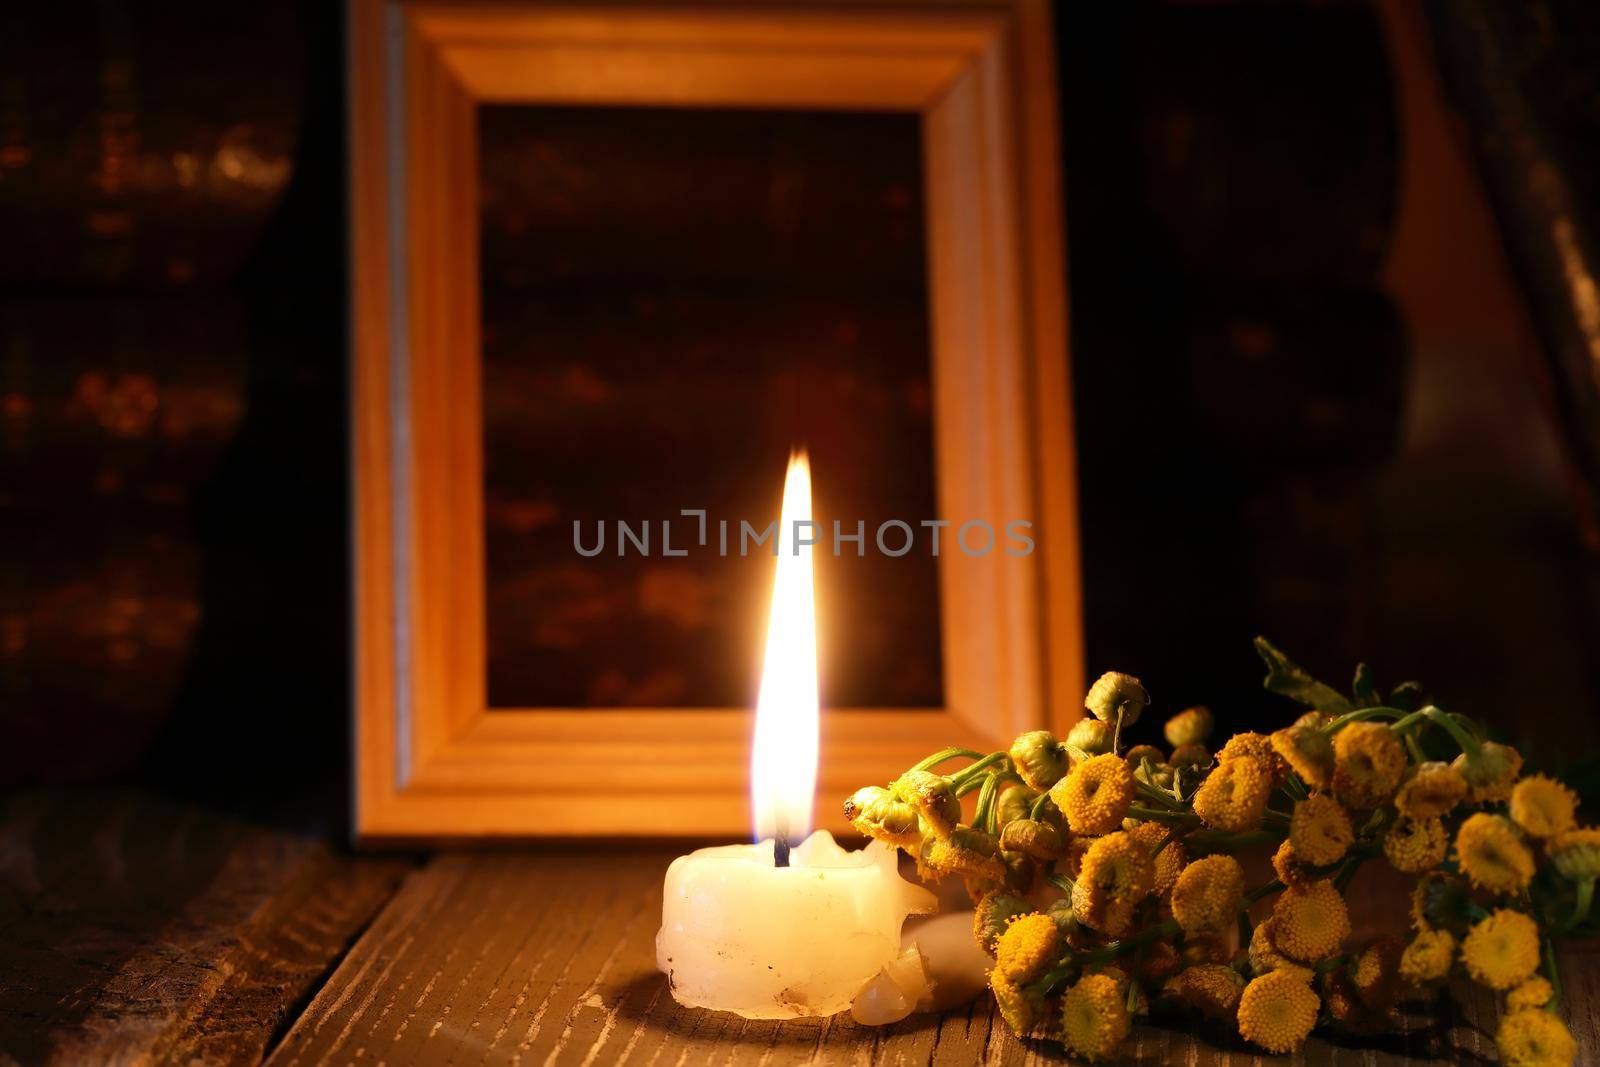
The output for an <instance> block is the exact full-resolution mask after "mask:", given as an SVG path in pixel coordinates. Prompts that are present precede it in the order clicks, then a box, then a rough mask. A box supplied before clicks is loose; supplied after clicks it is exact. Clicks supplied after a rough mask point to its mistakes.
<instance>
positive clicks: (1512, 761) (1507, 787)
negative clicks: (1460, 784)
mask: <svg viewBox="0 0 1600 1067" xmlns="http://www.w3.org/2000/svg"><path fill="white" fill-rule="evenodd" d="M1450 766H1452V767H1454V768H1455V769H1456V770H1457V771H1459V772H1460V773H1461V777H1462V778H1464V779H1466V782H1467V798H1468V799H1469V800H1471V801H1472V802H1473V803H1474V804H1487V803H1489V802H1490V801H1495V800H1505V799H1506V798H1507V797H1509V796H1510V795H1511V784H1512V783H1513V782H1515V781H1516V780H1517V775H1518V774H1519V773H1521V771H1522V753H1520V752H1518V751H1517V750H1516V749H1514V748H1512V747H1511V746H1509V745H1502V744H1498V743H1496V742H1494V741H1485V742H1483V743H1482V744H1481V745H1479V746H1478V758H1477V759H1472V758H1471V757H1469V756H1468V755H1467V754H1466V753H1465V752H1463V753H1462V754H1461V755H1459V756H1457V757H1456V758H1455V759H1454V760H1453V761H1451V763H1450Z"/></svg>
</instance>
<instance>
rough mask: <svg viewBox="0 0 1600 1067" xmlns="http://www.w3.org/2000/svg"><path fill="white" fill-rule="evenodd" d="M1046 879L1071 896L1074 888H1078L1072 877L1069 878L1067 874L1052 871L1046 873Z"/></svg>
mask: <svg viewBox="0 0 1600 1067" xmlns="http://www.w3.org/2000/svg"><path fill="white" fill-rule="evenodd" d="M1044 880H1045V881H1047V882H1049V883H1050V884H1051V885H1053V886H1055V887H1056V888H1057V889H1059V890H1061V891H1062V892H1063V893H1065V894H1066V895H1067V896H1069V897H1070V896H1072V891H1073V889H1074V888H1076V886H1075V885H1074V883H1073V881H1072V879H1071V878H1068V877H1067V876H1066V875H1064V874H1061V873H1059V872H1056V871H1051V872H1050V873H1049V874H1047V875H1045V876H1044Z"/></svg>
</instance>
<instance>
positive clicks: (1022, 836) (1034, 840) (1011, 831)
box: [1000, 819, 1067, 860]
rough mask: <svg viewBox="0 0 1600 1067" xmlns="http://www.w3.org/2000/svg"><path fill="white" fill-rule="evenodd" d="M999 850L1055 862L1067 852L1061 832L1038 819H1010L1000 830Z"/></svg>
mask: <svg viewBox="0 0 1600 1067" xmlns="http://www.w3.org/2000/svg"><path fill="white" fill-rule="evenodd" d="M1000 849H1001V851H1003V852H1020V853H1022V854H1023V855H1024V856H1030V857H1032V858H1033V859H1036V860H1056V859H1059V858H1060V857H1061V854H1062V853H1063V852H1065V851H1066V850H1067V845H1066V842H1065V841H1063V840H1061V831H1059V830H1057V829H1056V828H1055V827H1054V826H1052V825H1051V824H1050V823H1047V822H1044V821H1043V820H1040V819H1012V820H1011V821H1010V822H1008V823H1006V824H1005V826H1003V827H1001V829H1000Z"/></svg>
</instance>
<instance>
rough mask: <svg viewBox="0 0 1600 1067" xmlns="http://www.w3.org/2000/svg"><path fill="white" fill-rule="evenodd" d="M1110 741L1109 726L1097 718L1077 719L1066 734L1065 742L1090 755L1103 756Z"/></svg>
mask: <svg viewBox="0 0 1600 1067" xmlns="http://www.w3.org/2000/svg"><path fill="white" fill-rule="evenodd" d="M1111 742H1112V730H1111V727H1110V726H1108V725H1106V724H1105V723H1103V722H1101V721H1100V720H1099V719H1079V720H1078V721H1077V722H1075V723H1073V724H1072V729H1071V731H1070V732H1068V734H1067V744H1069V745H1071V746H1072V747H1073V748H1077V749H1082V750H1083V751H1084V752H1086V753H1088V754H1089V755H1091V756H1103V755H1105V754H1106V753H1107V752H1110V751H1111Z"/></svg>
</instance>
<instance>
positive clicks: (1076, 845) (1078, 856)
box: [1056, 837, 1095, 881]
mask: <svg viewBox="0 0 1600 1067" xmlns="http://www.w3.org/2000/svg"><path fill="white" fill-rule="evenodd" d="M1094 841H1095V839H1094V838H1092V837H1074V838H1071V839H1070V840H1069V841H1068V842H1067V851H1066V853H1065V854H1064V855H1062V857H1061V861H1060V862H1059V863H1057V864H1056V869H1057V870H1059V871H1061V872H1062V873H1063V874H1065V875H1066V876H1067V877H1068V878H1071V879H1073V880H1074V881H1076V880H1077V877H1078V872H1079V871H1081V870H1083V857H1084V853H1086V852H1088V851H1089V846H1090V845H1092V844H1094Z"/></svg>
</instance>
